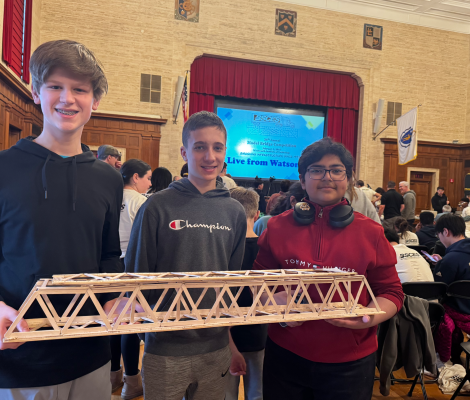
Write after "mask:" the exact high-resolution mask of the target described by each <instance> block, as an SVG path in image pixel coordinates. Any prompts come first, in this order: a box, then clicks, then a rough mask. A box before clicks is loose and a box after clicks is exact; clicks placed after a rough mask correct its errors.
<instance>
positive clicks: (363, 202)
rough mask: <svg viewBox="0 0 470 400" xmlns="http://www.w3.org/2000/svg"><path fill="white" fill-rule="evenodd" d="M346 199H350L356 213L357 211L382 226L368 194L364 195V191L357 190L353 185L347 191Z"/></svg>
mask: <svg viewBox="0 0 470 400" xmlns="http://www.w3.org/2000/svg"><path fill="white" fill-rule="evenodd" d="M344 198H345V199H348V201H349V202H350V203H351V207H352V208H353V209H354V211H357V212H359V213H361V214H362V215H365V216H366V217H368V218H370V219H371V220H373V221H375V222H377V223H378V224H380V218H379V214H377V211H376V210H375V207H374V206H373V205H372V202H371V201H370V200H369V199H368V198H367V196H366V193H364V191H363V190H361V189H355V188H354V186H353V185H350V186H349V187H348V190H347V191H346V194H345V195H344Z"/></svg>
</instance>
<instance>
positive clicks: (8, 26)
mask: <svg viewBox="0 0 470 400" xmlns="http://www.w3.org/2000/svg"><path fill="white" fill-rule="evenodd" d="M12 33H13V0H5V7H4V9H3V59H4V60H5V62H6V63H7V65H10V64H11V39H12V37H11V36H12Z"/></svg>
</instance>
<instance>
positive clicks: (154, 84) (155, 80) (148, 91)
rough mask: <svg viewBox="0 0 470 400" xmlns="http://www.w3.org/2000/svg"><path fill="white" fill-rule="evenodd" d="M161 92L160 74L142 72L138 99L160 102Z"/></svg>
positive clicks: (146, 101)
mask: <svg viewBox="0 0 470 400" xmlns="http://www.w3.org/2000/svg"><path fill="white" fill-rule="evenodd" d="M161 94H162V77H161V76H160V75H149V74H142V75H141V77H140V101H143V102H145V103H160V100H161Z"/></svg>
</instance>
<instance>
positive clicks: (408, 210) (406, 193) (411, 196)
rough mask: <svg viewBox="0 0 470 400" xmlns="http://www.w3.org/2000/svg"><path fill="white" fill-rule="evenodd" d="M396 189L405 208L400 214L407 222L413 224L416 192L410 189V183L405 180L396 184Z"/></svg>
mask: <svg viewBox="0 0 470 400" xmlns="http://www.w3.org/2000/svg"><path fill="white" fill-rule="evenodd" d="M398 190H399V191H400V193H401V194H402V196H403V202H404V203H405V208H404V209H403V211H402V212H401V216H402V217H403V218H405V219H406V220H407V221H408V224H410V225H413V223H414V222H415V212H416V211H415V209H416V193H415V192H414V191H413V190H410V184H409V183H408V182H406V181H403V182H400V183H399V184H398Z"/></svg>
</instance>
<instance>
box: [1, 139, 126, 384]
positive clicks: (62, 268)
mask: <svg viewBox="0 0 470 400" xmlns="http://www.w3.org/2000/svg"><path fill="white" fill-rule="evenodd" d="M82 150H83V153H82V154H78V155H76V156H73V157H67V158H63V157H61V156H60V155H58V154H55V153H53V152H51V151H49V150H48V149H46V148H44V147H42V146H40V145H38V144H36V143H34V142H33V141H31V140H27V139H22V140H20V141H19V142H18V143H17V144H16V145H15V146H13V147H12V148H10V149H8V150H5V151H3V152H1V153H0V171H2V173H1V174H0V301H4V302H5V303H6V304H7V305H8V306H10V307H13V308H14V309H18V308H19V307H20V306H21V304H22V302H23V301H24V300H25V298H26V296H27V295H28V294H29V292H30V290H31V288H32V287H33V285H34V284H35V283H36V281H37V280H38V279H40V278H47V277H49V278H50V277H52V275H53V274H75V273H79V272H93V273H97V272H121V270H122V269H123V268H122V265H121V264H120V262H119V257H120V255H121V249H120V243H119V230H118V226H119V215H120V207H121V203H122V195H123V182H122V178H121V176H120V174H119V173H118V172H117V171H115V170H114V169H113V168H112V167H111V166H109V165H108V164H106V163H104V162H102V161H99V160H97V159H96V158H95V157H94V155H93V153H92V152H91V151H89V149H88V147H87V146H84V145H82ZM71 298H72V296H63V297H62V298H60V299H57V296H54V295H53V296H50V299H51V301H52V303H53V304H54V306H55V308H56V310H57V312H58V314H59V315H61V313H63V312H64V311H65V308H66V306H67V304H68V303H69V302H70V299H71ZM109 298H110V297H109V296H107V298H105V297H104V296H102V297H101V299H100V302H102V303H104V302H105V301H106V300H107V299H109ZM85 307H86V308H88V310H89V311H90V312H92V313H93V311H94V310H95V309H94V307H93V306H92V305H91V302H89V303H86V304H85ZM95 312H96V311H95ZM92 315H93V314H92ZM43 316H44V314H43V312H42V310H41V309H40V308H39V307H33V308H31V309H30V311H29V312H28V313H27V314H26V316H25V318H41V317H43ZM109 360H110V350H109V339H108V338H107V337H96V338H81V339H66V340H53V341H39V342H28V343H26V344H24V345H22V346H20V347H19V348H18V349H16V350H4V351H0V388H24V387H34V386H49V385H56V384H60V383H64V382H67V381H70V380H73V379H76V378H79V377H81V376H83V375H86V374H88V373H90V372H92V371H94V370H96V369H97V368H100V367H101V366H103V365H104V364H106V363H107V362H108V361H109Z"/></svg>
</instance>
